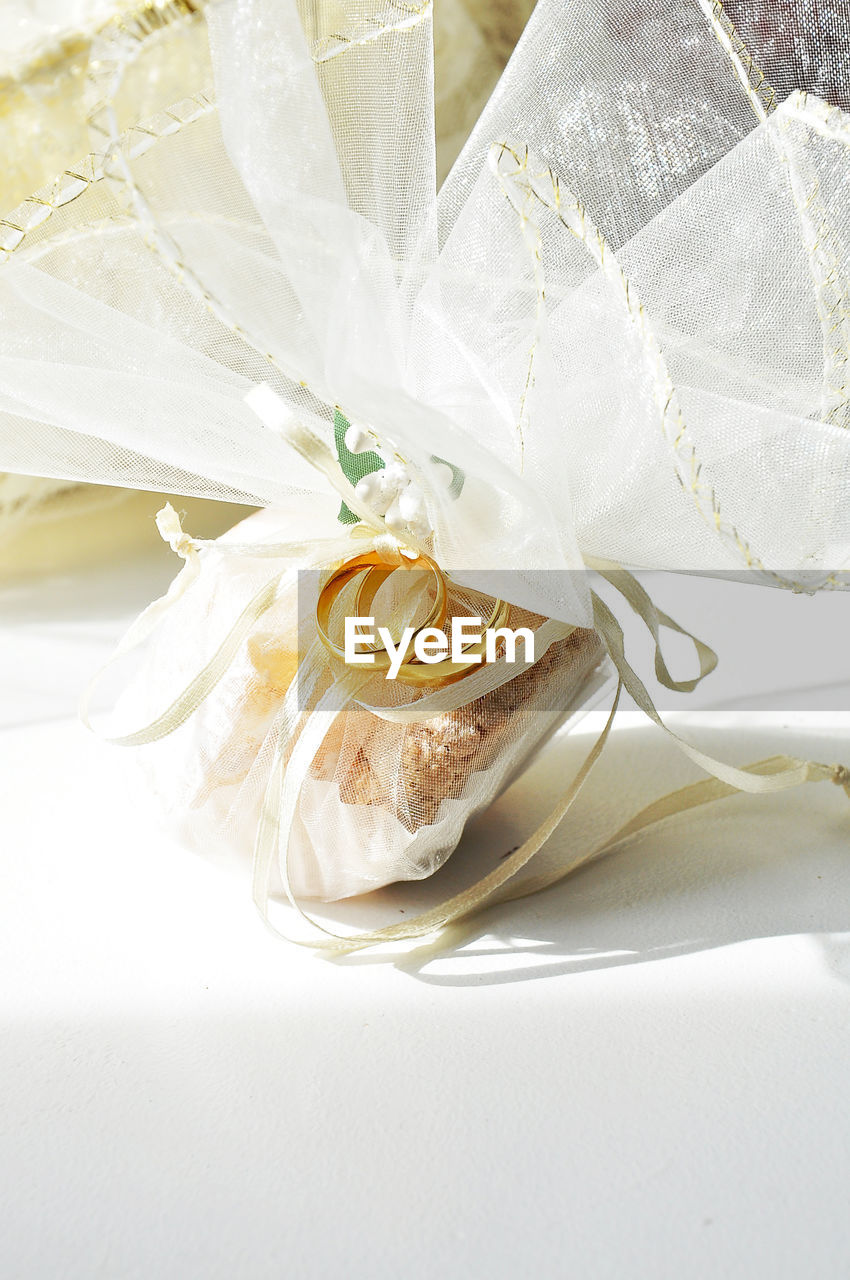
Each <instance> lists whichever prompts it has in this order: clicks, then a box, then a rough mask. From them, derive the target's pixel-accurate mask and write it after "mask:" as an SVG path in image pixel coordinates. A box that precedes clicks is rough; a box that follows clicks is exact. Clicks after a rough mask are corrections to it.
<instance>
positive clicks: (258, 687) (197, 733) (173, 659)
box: [121, 511, 604, 901]
mask: <svg viewBox="0 0 850 1280" xmlns="http://www.w3.org/2000/svg"><path fill="white" fill-rule="evenodd" d="M287 526H288V527H291V517H290V516H287V517H286V518H284V517H282V516H281V515H280V514H278V513H275V512H273V511H266V512H261V513H258V514H257V515H254V516H252V517H250V518H249V519H248V520H246V521H244V522H243V523H242V524H241V525H239V526H237V527H236V529H235V530H233V531H232V532H231V534H230V535H228V536H227V537H226V538H225V539H223V540H221V545H222V551H221V552H219V551H218V550H216V549H215V548H213V549H212V550H211V551H210V553H209V554H208V555H207V556H205V557H204V561H203V564H202V568H201V572H200V575H199V578H198V580H197V581H196V582H195V583H194V584H193V585H192V587H191V588H190V589H189V590H188V592H187V593H186V594H185V595H184V596H183V598H182V599H180V600H179V601H178V602H177V604H175V605H174V606H173V607H172V608H171V610H170V611H169V613H168V614H167V616H166V617H165V619H164V621H163V623H162V624H161V626H160V628H159V630H158V632H157V633H156V635H155V636H154V639H153V645H152V648H151V651H150V653H149V655H148V658H147V661H146V664H145V667H144V669H143V671H142V672H141V673H140V676H139V678H137V679H136V681H135V682H134V684H133V685H132V686H131V688H130V689H129V690H128V693H127V694H126V695H125V697H124V699H123V707H122V709H121V715H122V718H124V716H127V717H128V718H129V717H132V719H133V720H134V721H135V723H137V724H138V723H141V722H142V721H140V720H139V717H140V716H141V717H143V719H144V721H145V722H146V721H148V720H151V719H153V718H155V717H156V716H157V715H158V714H160V713H161V712H162V711H163V709H164V707H165V706H167V705H168V704H169V702H170V701H171V700H173V699H175V698H176V697H177V696H178V695H179V694H180V692H181V691H182V689H183V688H184V687H185V686H186V685H187V684H188V683H189V682H190V681H191V679H192V678H193V677H194V676H195V675H196V674H197V672H198V671H199V670H200V669H201V667H202V666H203V665H204V663H205V662H207V661H208V660H209V658H210V656H211V655H212V654H213V653H214V652H215V651H216V649H217V648H218V646H219V645H220V644H221V643H222V640H223V638H224V637H225V636H226V634H227V633H228V631H229V630H230V629H231V627H232V626H233V623H234V621H235V619H236V618H237V617H238V616H239V615H240V613H241V612H242V610H243V609H244V608H245V605H246V603H247V602H248V601H249V600H250V599H251V598H252V597H254V596H255V595H256V593H257V592H258V590H260V589H261V588H262V586H263V583H264V582H266V581H269V580H270V579H271V578H272V577H273V576H274V575H275V574H276V573H279V572H280V566H279V565H278V564H277V563H276V562H275V561H274V560H273V559H263V558H261V557H259V556H251V555H243V554H242V553H241V552H235V551H231V552H225V551H224V548H225V547H226V546H227V545H228V542H231V543H234V544H235V543H236V542H237V541H238V542H242V543H247V542H249V541H250V542H252V543H253V542H257V541H258V540H260V541H262V540H264V539H265V540H269V541H275V540H276V538H277V537H278V536H279V531H280V529H281V528H286V527H287ZM452 600H453V608H454V609H455V611H459V612H460V613H462V614H463V615H464V616H469V614H470V613H471V612H474V611H475V610H476V607H477V609H478V612H482V613H485V612H486V611H487V610H488V609H489V607H490V605H491V604H492V601H487V600H486V598H484V597H481V596H477V597H476V596H473V593H470V592H458V593H456V594H455V595H454V596H453V597H452ZM476 602H477V604H476ZM300 615H301V618H302V635H301V638H300V644H299V636H298V618H299V600H298V581H297V577H296V575H295V574H294V573H291V574H288V575H287V576H285V577H284V578H283V579H282V581H281V584H280V587H279V589H278V593H277V596H276V599H275V602H274V604H273V605H272V606H271V608H270V609H269V610H268V611H267V612H266V613H264V614H263V616H262V617H261V618H260V619H259V620H258V621H257V623H256V625H254V626H252V627H251V629H250V631H249V632H248V634H246V635H245V636H244V638H243V639H242V641H241V643H240V645H239V649H238V652H237V653H236V656H235V658H234V660H233V661H232V662H231V663H230V665H229V667H228V669H227V671H226V673H225V675H224V676H223V678H222V679H221V680H220V681H219V682H218V684H217V685H216V687H215V688H214V689H213V690H212V692H211V693H210V694H209V696H207V697H206V698H205V700H204V701H203V702H202V703H201V705H200V706H199V707H198V708H197V709H196V710H195V711H194V713H193V714H192V715H191V716H190V717H189V719H188V720H187V721H186V723H184V724H183V725H181V726H180V727H179V728H178V729H177V730H176V731H175V732H173V733H171V734H169V736H167V737H165V738H163V739H162V740H160V741H157V742H154V743H151V744H149V745H146V746H144V747H141V748H140V753H141V756H142V760H143V763H144V766H145V768H146V770H147V772H148V774H149V777H150V779H151V781H152V783H153V786H154V789H155V791H156V793H157V795H158V797H159V799H160V801H161V802H162V803H163V804H164V806H165V808H166V809H167V811H168V813H169V815H170V817H171V819H172V820H173V822H174V823H175V824H176V826H177V828H178V830H179V832H180V834H181V835H182V836H183V837H184V838H185V839H187V841H188V842H189V843H191V844H192V845H194V846H195V847H197V848H200V849H202V850H203V851H204V852H209V851H211V850H216V851H223V852H226V853H228V854H231V855H232V854H236V855H239V856H243V857H245V858H246V859H250V857H251V854H252V851H253V848H254V842H255V839H256V834H257V828H258V824H259V821H260V815H261V810H262V806H263V801H264V796H265V793H266V788H267V786H268V782H269V776H270V772H271V769H272V761H273V756H274V747H275V744H276V742H277V740H278V736H279V734H280V736H282V737H283V739H284V740H285V741H286V748H287V750H288V751H291V749H292V746H293V745H294V742H295V741H296V739H297V736H298V734H299V733H300V732H302V731H303V729H304V725H305V723H307V722H308V721H309V719H310V717H311V716H317V717H321V716H322V714H323V713H322V711H321V710H317V707H318V704H319V702H320V701H321V698H322V696H323V694H325V693H326V692H327V690H328V689H329V688H330V687H331V685H332V683H333V680H334V675H333V673H332V670H331V666H330V663H327V664H326V663H320V670H319V674H318V676H317V679H316V681H315V684H314V686H313V687H310V688H307V687H305V688H303V689H299V688H297V687H292V686H293V681H294V680H295V678H296V672H298V676H299V680H300V679H301V673H302V672H303V670H304V669H305V667H304V666H303V665H302V667H301V668H299V660H302V662H303V658H304V653H305V649H306V646H308V645H309V641H310V635H309V630H310V625H311V623H312V619H311V618H310V617H309V616H306V615H305V613H304V604H303V600H302V601H301V605H300ZM543 622H544V619H542V618H540V617H539V616H538V615H535V614H531V613H529V612H528V611H525V610H512V614H511V619H510V625H511V626H512V627H519V626H526V627H529V628H531V629H532V630H534V631H537V629H538V628H539V627H540V626H541V624H542V623H543ZM314 648H315V646H314ZM603 656H604V651H603V648H602V645H601V642H600V641H599V639H598V637H597V636H596V634H595V633H594V632H592V631H588V630H583V629H576V630H574V631H573V632H571V633H570V634H569V635H568V636H567V637H566V638H565V639H560V640H556V641H555V642H554V643H552V644H551V645H550V646H549V647H548V648H546V651H545V652H544V653H542V654H540V655H539V656H538V657H537V660H536V661H535V663H534V664H533V665H532V666H531V667H529V668H528V669H527V670H524V671H521V673H520V674H518V675H516V676H514V677H513V678H512V679H509V680H507V681H506V682H505V683H503V684H501V685H500V686H499V687H498V688H495V689H493V690H492V691H490V692H489V693H486V694H484V695H483V696H479V697H474V698H472V699H471V700H470V701H468V702H467V703H466V704H465V705H461V706H458V707H457V708H456V709H453V710H449V711H446V712H444V713H442V714H439V715H436V716H431V717H429V718H423V719H421V720H420V719H415V720H413V721H412V722H401V723H400V722H398V721H397V720H394V719H388V718H386V716H387V715H392V714H393V713H394V711H395V710H396V709H398V708H402V709H403V710H404V708H406V706H407V704H409V703H410V702H411V701H414V700H419V699H420V698H422V697H427V696H428V694H427V692H426V693H424V694H420V693H419V692H418V691H411V689H410V688H409V687H405V686H402V685H400V684H396V685H391V684H390V683H389V682H388V681H386V680H385V679H384V678H383V676H382V675H377V676H374V677H371V678H369V679H368V681H367V683H366V685H365V686H364V688H363V689H362V690H360V691H359V692H358V694H357V697H358V699H359V701H358V702H354V701H351V702H349V703H348V704H347V705H346V706H345V708H344V710H343V711H342V712H341V713H340V714H339V715H337V716H336V717H335V718H332V717H330V716H328V717H327V730H326V731H324V732H322V733H321V735H320V737H319V738H318V741H319V742H320V746H319V748H318V750H316V751H315V753H314V755H313V756H312V759H311V762H310V765H309V768H308V769H307V771H306V775H305V776H304V777H303V778H302V780H301V783H300V789H299V793H298V801H297V806H296V811H295V815H294V820H293V823H292V828H291V832H290V834H289V839H288V852H287V849H285V848H284V847H283V846H284V843H286V842H285V841H282V842H281V857H282V858H284V857H285V858H286V859H287V878H288V881H289V885H290V888H291V890H292V892H293V893H294V894H295V895H296V896H297V897H299V898H319V899H323V900H326V901H333V900H336V899H339V898H345V897H349V896H352V895H355V894H361V893H365V892H368V891H369V890H372V889H377V888H379V887H381V886H383V885H386V884H391V883H394V882H396V881H400V880H417V879H423V878H424V877H426V876H429V875H431V874H432V873H433V872H434V871H436V870H437V868H438V867H440V866H441V865H442V863H443V862H445V860H446V859H447V858H448V857H449V855H450V854H451V853H452V851H453V850H454V849H455V847H456V845H457V843H458V841H459V840H460V837H461V835H462V832H463V828H464V825H465V823H466V822H467V821H468V819H469V818H470V817H471V816H472V815H473V814H474V813H476V812H478V811H480V810H481V809H483V808H485V807H486V806H487V805H488V804H490V803H491V802H492V800H493V799H494V798H495V797H496V796H497V795H498V793H499V792H500V791H501V790H502V789H503V788H504V786H505V785H506V784H507V782H508V781H510V779H511V778H512V776H513V775H514V774H515V773H516V772H517V770H518V769H519V768H520V767H521V766H522V764H523V763H524V762H525V761H526V760H527V759H528V757H529V755H530V754H531V752H533V751H534V750H535V749H536V748H537V747H538V746H539V745H540V743H541V742H542V741H544V740H545V739H546V738H547V737H548V736H549V735H550V734H551V733H552V732H553V731H554V730H555V729H557V728H558V727H559V726H560V725H561V724H562V723H563V722H564V721H565V720H566V719H567V718H568V717H569V716H570V715H571V714H572V713H573V712H574V711H575V710H576V709H577V708H578V707H580V706H581V705H582V703H583V702H585V701H586V700H587V698H588V697H589V696H590V694H591V693H592V692H595V691H596V690H597V689H598V688H599V685H600V683H601V680H600V679H599V671H600V666H601V663H602V660H603ZM462 685H463V681H460V682H458V685H457V686H455V687H456V688H459V687H460V686H462ZM287 694H288V695H289V697H288V705H289V707H290V712H289V720H288V722H287V724H286V725H285V726H284V728H283V729H282V730H279V720H280V716H281V714H282V713H283V711H284V706H285V703H287ZM459 696H460V697H463V696H464V695H463V691H462V690H461V691H460V694H459ZM360 702H362V703H364V704H366V705H360ZM370 707H371V708H373V709H370ZM405 714H406V712H405ZM408 718H409V717H408ZM319 723H320V724H321V721H320V722H319Z"/></svg>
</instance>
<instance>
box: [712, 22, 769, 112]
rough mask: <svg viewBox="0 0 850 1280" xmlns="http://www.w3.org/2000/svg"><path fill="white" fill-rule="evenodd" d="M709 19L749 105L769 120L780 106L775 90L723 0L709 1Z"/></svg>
mask: <svg viewBox="0 0 850 1280" xmlns="http://www.w3.org/2000/svg"><path fill="white" fill-rule="evenodd" d="M708 17H709V20H710V22H711V27H712V30H713V31H714V34H715V35H716V36H717V39H718V41H719V43H720V45H721V46H722V48H723V49H725V51H726V53H727V54H728V56H729V59H730V61H731V62H732V65H733V67H734V69H735V73H736V75H737V76H738V79H739V80H740V82H741V85H742V87H743V89H744V92H745V93H746V95H747V98H748V100H749V103H750V106H751V107H752V108H753V111H754V112H755V114H756V115H757V116H758V118H759V119H760V120H766V119H767V117H768V116H769V115H770V114H771V113H772V112H773V111H775V110H776V107H777V98H776V91H775V89H774V88H773V86H772V85H771V84H770V83H769V81H768V79H767V77H766V76H765V74H764V72H763V71H762V69H761V67H759V66H758V64H757V63H756V61H755V59H754V58H753V56H752V54H751V53H750V51H749V49H748V48H747V46H746V44H745V43H744V41H743V40H742V38H741V36H740V35H739V34H738V30H737V28H736V26H735V24H734V22H733V21H732V19H731V18H730V17H729V14H728V13H727V12H726V9H725V7H724V4H723V0H710V9H709V11H708Z"/></svg>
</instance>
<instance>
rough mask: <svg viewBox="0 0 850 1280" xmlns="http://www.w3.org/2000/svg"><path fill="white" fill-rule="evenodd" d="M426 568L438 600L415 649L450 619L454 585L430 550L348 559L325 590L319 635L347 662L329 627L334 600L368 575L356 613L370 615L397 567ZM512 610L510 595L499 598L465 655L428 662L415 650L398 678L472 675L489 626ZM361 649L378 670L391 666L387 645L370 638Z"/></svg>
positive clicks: (442, 680) (446, 679)
mask: <svg viewBox="0 0 850 1280" xmlns="http://www.w3.org/2000/svg"><path fill="white" fill-rule="evenodd" d="M423 568H424V569H426V570H428V571H429V572H430V573H431V574H432V576H433V578H434V583H435V587H436V590H435V596H434V602H433V604H432V605H431V608H430V610H429V612H428V614H427V616H426V618H425V620H424V621H423V622H422V623H421V624H420V625H419V626H418V627H417V628H416V630H415V631H414V633H413V636H412V637H411V642H410V644H409V647H408V652H410V651H411V649H412V645H413V643H415V640H416V637H417V636H418V635H419V634H420V633H421V632H422V631H425V630H426V629H429V628H432V627H433V628H438V629H439V628H441V627H442V625H443V623H444V622H445V620H446V617H447V614H448V589H447V585H446V578H445V575H444V574H443V572H442V570H441V569H440V568H439V566H438V565H437V564H436V563H435V562H434V561H433V560H432V559H431V558H430V557H429V556H426V555H423V554H421V553H420V554H419V555H418V556H416V557H415V558H412V559H408V558H407V557H405V556H402V555H401V554H399V556H398V560H397V562H396V563H395V564H393V563H392V562H390V561H388V560H387V559H386V558H385V557H384V556H381V555H379V554H378V552H374V551H373V552H366V553H365V554H363V555H360V556H355V558H354V559H353V560H348V561H346V562H345V564H343V565H341V566H340V567H339V568H338V569H337V570H336V571H335V572H334V573H332V574H331V577H330V578H329V579H328V581H327V582H326V583H325V585H324V587H323V588H322V590H321V591H320V593H319V599H318V603H317V605H316V622H317V626H318V631H319V637H320V639H321V641H322V643H323V644H324V645H325V647H326V648H327V649H328V650H329V652H331V653H332V654H334V656H335V657H337V658H339V659H340V660H341V661H342V662H345V649H344V646H342V645H340V644H337V643H336V641H334V640H332V639H331V636H330V631H329V629H330V620H331V613H332V610H333V607H334V604H335V603H336V601H337V600H338V599H339V596H340V594H341V593H342V591H343V590H344V588H345V587H346V586H347V585H348V584H349V583H350V582H352V580H353V579H355V578H357V577H362V581H361V582H360V584H359V586H358V588H357V594H356V596H355V614H354V615H353V616H356V617H367V616H369V609H370V608H371V606H372V603H373V601H374V599H375V596H376V595H377V593H378V591H379V590H380V588H381V586H382V585H383V583H384V582H386V580H387V578H388V577H390V575H391V574H393V573H395V571H396V570H397V569H405V570H407V569H419V570H420V571H421V570H422V569H423ZM510 612H511V606H510V605H509V604H508V603H507V602H506V601H504V600H494V601H493V607H492V609H491V611H490V616H489V618H488V619H487V622H486V625H485V627H484V629H483V632H482V635H481V636H480V638H479V639H478V640H474V641H472V642H471V643H469V644H467V645H465V646H464V649H463V657H462V659H461V660H460V661H458V662H453V661H452V660H451V659H450V658H444V659H441V660H440V661H439V662H430V663H424V662H421V661H420V660H419V659H418V658H416V657H415V656H411V657H406V658H405V659H404V660H403V661H402V663H401V665H400V667H399V670H398V673H397V675H396V679H397V680H398V681H399V682H400V683H401V684H412V685H428V684H431V685H434V684H450V683H452V682H453V681H455V680H459V679H461V678H462V677H463V676H465V675H468V674H469V673H470V672H471V671H472V670H474V668H475V667H477V666H480V665H481V664H482V663H485V662H486V661H487V657H486V648H487V641H486V632H488V631H490V630H497V629H499V628H500V627H503V626H505V625H506V624H507V623H508V621H509V619H510ZM393 640H394V643H395V644H398V643H399V639H398V638H397V637H393ZM360 652H361V653H371V654H373V655H374V661H373V662H372V663H371V664H370V665H371V668H372V670H373V671H374V672H375V673H376V674H377V673H378V672H382V671H387V670H388V669H389V667H390V664H391V657H390V654H389V652H388V651H387V649H386V648H385V647H384V646H383V645H380V644H379V645H365V643H364V644H363V646H362V647H361V648H360Z"/></svg>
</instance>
